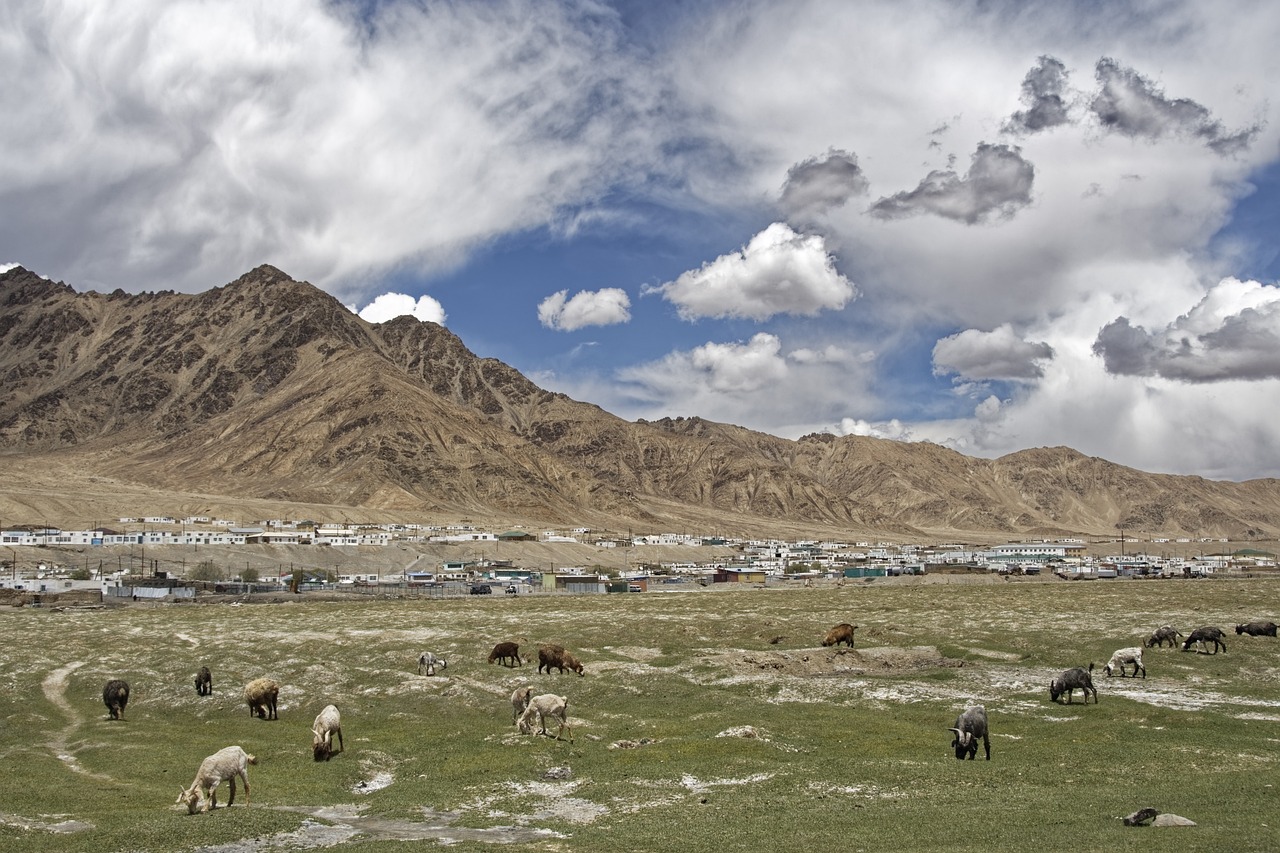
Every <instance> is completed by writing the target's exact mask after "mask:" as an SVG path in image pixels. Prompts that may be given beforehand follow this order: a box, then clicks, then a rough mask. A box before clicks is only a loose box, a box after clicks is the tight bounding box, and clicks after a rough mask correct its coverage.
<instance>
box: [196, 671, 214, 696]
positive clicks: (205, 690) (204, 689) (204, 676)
mask: <svg viewBox="0 0 1280 853" xmlns="http://www.w3.org/2000/svg"><path fill="white" fill-rule="evenodd" d="M212 694H213V673H211V672H209V667H207V666H202V667H200V671H199V672H197V673H196V695H197V696H210V695H212Z"/></svg>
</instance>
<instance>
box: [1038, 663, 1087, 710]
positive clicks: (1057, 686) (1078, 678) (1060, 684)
mask: <svg viewBox="0 0 1280 853" xmlns="http://www.w3.org/2000/svg"><path fill="white" fill-rule="evenodd" d="M1075 690H1083V691H1084V704H1086V705H1088V704H1089V694H1090V693H1092V694H1093V704H1095V705H1096V704H1098V690H1097V688H1095V687H1094V686H1093V664H1092V663H1090V664H1089V668H1088V669H1087V670H1086V669H1085V668H1084V667H1082V666H1077V667H1074V668H1072V669H1068V670H1063V672H1062V674H1061V675H1059V676H1058V677H1057V678H1055V679H1053V680H1052V681H1050V682H1049V698H1050V699H1051V700H1052V701H1054V702H1057V701H1058V698H1059V697H1060V696H1062V694H1063V693H1065V694H1067V704H1068V705H1070V704H1071V697H1072V694H1073V692H1074V691H1075ZM1059 704H1061V703H1060V702H1059Z"/></svg>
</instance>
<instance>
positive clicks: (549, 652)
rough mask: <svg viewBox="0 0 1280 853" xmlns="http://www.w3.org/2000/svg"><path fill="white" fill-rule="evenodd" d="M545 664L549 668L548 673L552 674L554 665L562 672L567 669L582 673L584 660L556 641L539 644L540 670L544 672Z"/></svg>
mask: <svg viewBox="0 0 1280 853" xmlns="http://www.w3.org/2000/svg"><path fill="white" fill-rule="evenodd" d="M544 666H545V667H546V668H547V675H550V674H551V667H553V666H554V667H555V668H556V669H558V670H559V671H560V672H561V673H564V671H565V670H566V669H567V670H570V671H571V672H576V673H578V675H582V661H580V660H578V659H577V658H576V657H574V656H573V654H572V653H571V652H569V651H567V650H565V647H564V646H557V645H555V644H554V643H548V644H546V645H543V646H538V672H542V668H543V667H544Z"/></svg>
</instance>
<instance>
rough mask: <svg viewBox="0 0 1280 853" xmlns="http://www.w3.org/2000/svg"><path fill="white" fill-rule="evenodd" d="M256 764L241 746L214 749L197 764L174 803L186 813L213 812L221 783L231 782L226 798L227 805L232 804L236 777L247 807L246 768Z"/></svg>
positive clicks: (255, 760) (234, 795)
mask: <svg viewBox="0 0 1280 853" xmlns="http://www.w3.org/2000/svg"><path fill="white" fill-rule="evenodd" d="M257 763H258V759H257V758H255V757H254V756H252V755H250V754H249V753H247V752H245V751H244V749H242V748H241V747H238V746H228V747H224V748H222V749H220V750H218V751H217V752H215V753H214V754H213V755H210V756H209V757H208V758H206V759H205V760H204V761H201V762H200V769H199V770H197V771H196V778H195V781H193V782H192V783H191V787H190V788H184V789H183V790H182V793H181V794H179V795H178V803H181V804H182V805H185V806H186V807H187V814H195V813H196V812H197V811H199V812H207V811H209V809H211V808H215V809H216V808H217V807H218V785H219V784H221V783H222V782H223V781H224V780H225V781H228V782H230V783H231V796H230V797H229V798H228V799H227V805H228V806H230V805H231V804H232V803H234V802H235V801H236V777H237V776H239V777H240V781H241V782H243V783H244V804H245V805H246V806H247V805H249V765H250V764H257Z"/></svg>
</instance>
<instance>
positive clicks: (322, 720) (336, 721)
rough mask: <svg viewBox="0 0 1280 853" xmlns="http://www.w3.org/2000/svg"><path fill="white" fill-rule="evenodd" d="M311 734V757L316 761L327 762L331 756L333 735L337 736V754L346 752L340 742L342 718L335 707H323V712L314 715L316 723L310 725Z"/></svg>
mask: <svg viewBox="0 0 1280 853" xmlns="http://www.w3.org/2000/svg"><path fill="white" fill-rule="evenodd" d="M311 734H312V735H314V737H313V739H312V741H311V755H312V757H313V758H315V760H316V761H328V760H329V759H330V758H331V757H332V756H333V736H334V735H337V736H338V752H345V751H346V748H347V747H346V745H345V744H344V743H343V742H342V716H341V715H340V714H339V713H338V706H336V705H325V706H324V710H322V711H321V712H320V713H319V714H317V715H316V721H315V722H314V723H312V724H311Z"/></svg>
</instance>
